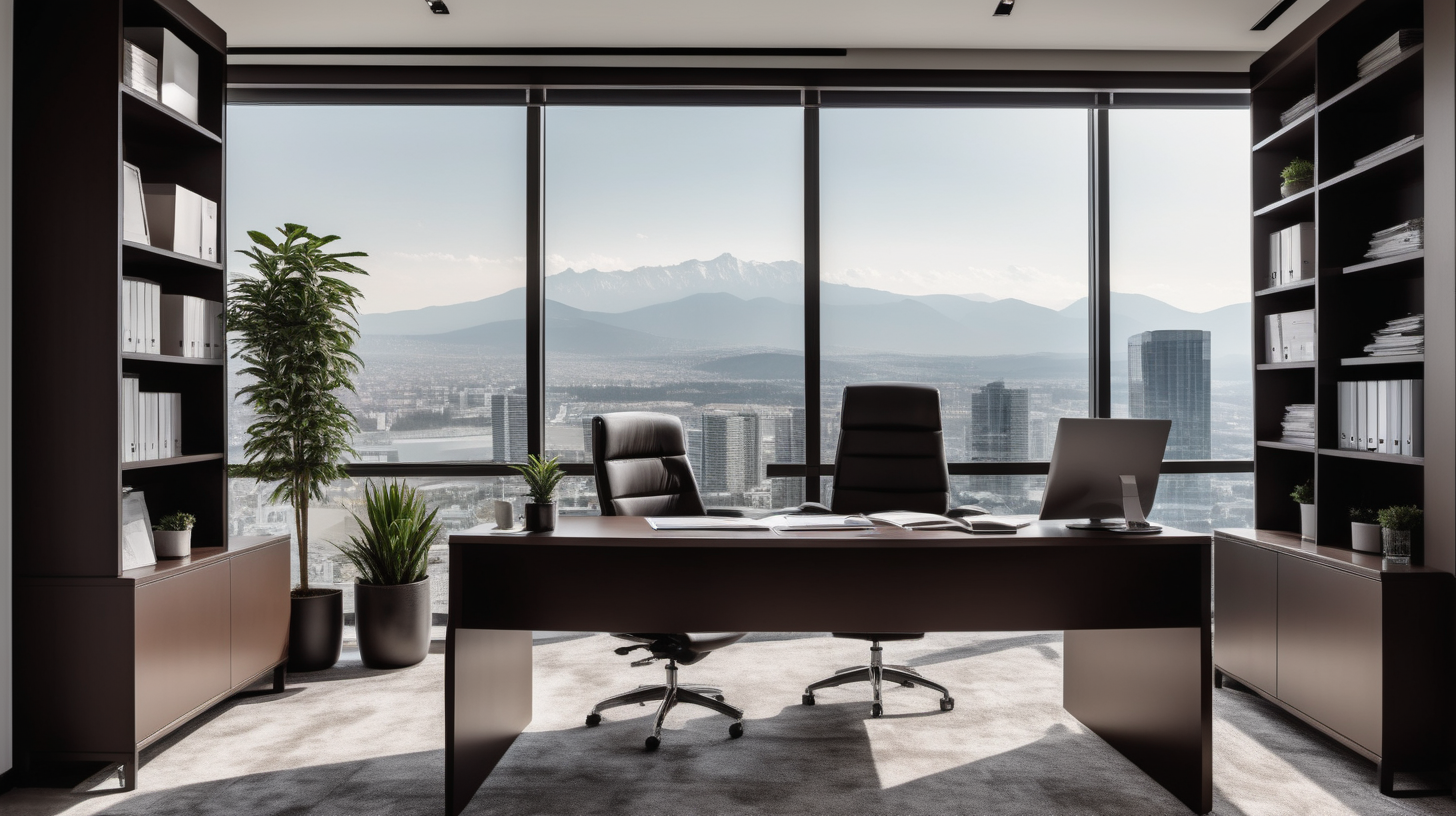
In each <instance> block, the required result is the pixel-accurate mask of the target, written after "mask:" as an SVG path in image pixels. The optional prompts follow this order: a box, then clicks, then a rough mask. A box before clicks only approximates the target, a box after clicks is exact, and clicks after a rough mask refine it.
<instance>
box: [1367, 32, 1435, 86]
mask: <svg viewBox="0 0 1456 816" xmlns="http://www.w3.org/2000/svg"><path fill="white" fill-rule="evenodd" d="M1423 39H1425V33H1424V31H1423V30H1422V29H1419V28H1402V29H1401V30H1399V31H1397V32H1395V33H1394V34H1391V35H1390V36H1389V37H1386V38H1385V39H1384V40H1383V41H1382V42H1381V43H1380V45H1377V46H1375V47H1374V48H1372V49H1370V50H1369V51H1368V52H1366V54H1365V56H1363V57H1361V58H1360V59H1359V60H1357V61H1356V63H1355V73H1356V75H1357V76H1359V77H1360V78H1361V79H1364V78H1365V77H1367V76H1370V75H1371V74H1373V73H1375V72H1376V71H1379V70H1380V69H1381V68H1384V67H1385V66H1387V65H1389V64H1390V63H1392V62H1395V61H1396V60H1397V59H1399V58H1400V55H1401V54H1404V53H1405V52H1407V51H1409V50H1411V49H1412V48H1415V47H1416V46H1417V45H1420V44H1421V41H1422V40H1423Z"/></svg>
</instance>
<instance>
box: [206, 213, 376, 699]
mask: <svg viewBox="0 0 1456 816" xmlns="http://www.w3.org/2000/svg"><path fill="white" fill-rule="evenodd" d="M279 232H280V233H282V235H283V239H282V240H281V241H276V242H275V241H274V240H273V239H271V238H269V237H268V236H267V235H266V234H264V233H262V232H254V231H250V232H249V233H248V237H249V238H251V239H252V240H253V246H252V247H251V248H250V249H246V250H239V252H241V253H242V254H243V255H245V256H247V257H248V258H249V259H251V260H252V263H251V264H250V265H249V266H250V267H251V269H252V270H253V273H252V274H244V275H239V276H237V277H236V278H234V279H233V280H232V282H231V283H230V285H229V292H228V305H227V314H226V320H227V330H228V331H229V332H231V333H234V334H235V335H236V341H237V351H236V352H234V353H233V357H234V358H236V359H238V360H240V361H241V362H242V364H243V367H242V369H241V371H240V372H239V373H241V374H242V375H243V376H244V377H245V378H247V381H248V384H247V385H245V386H243V387H242V388H241V389H239V391H238V396H239V397H241V398H243V399H246V400H247V401H248V403H249V404H250V405H251V406H252V409H253V411H254V413H255V414H256V416H255V418H254V420H253V423H252V424H251V425H249V426H248V440H247V442H246V443H245V444H244V446H243V453H244V456H245V457H246V461H245V463H243V464H241V465H236V466H234V467H232V468H231V469H230V472H231V473H232V475H234V476H239V477H245V478H252V479H257V480H259V481H269V482H276V483H277V485H276V486H275V487H274V489H273V493H272V497H271V500H272V501H274V502H281V501H286V502H288V503H289V504H290V505H292V507H293V524H294V533H295V535H296V536H297V539H296V540H297V546H298V579H299V580H298V586H297V587H295V588H294V590H293V592H292V610H291V611H292V617H291V618H290V620H289V624H288V667H289V669H291V670H293V671H318V670H320V669H326V668H328V667H330V666H332V665H334V663H336V662H338V659H339V650H340V648H341V647H342V645H343V631H344V607H343V591H342V590H339V589H314V588H312V587H310V586H309V580H308V571H309V563H308V508H309V502H310V501H311V500H322V499H323V497H324V489H325V488H326V487H327V486H328V484H329V483H330V482H332V481H334V480H335V479H339V478H341V477H343V476H344V475H345V474H344V469H343V466H342V464H341V462H342V459H343V457H344V456H345V454H349V453H352V452H353V449H352V448H351V447H350V445H349V442H350V438H351V435H352V433H353V431H354V429H355V424H354V416H353V414H351V413H350V412H349V409H348V408H346V407H345V406H344V402H343V400H341V399H340V398H339V394H340V392H341V391H345V390H349V391H352V390H353V388H354V381H353V377H354V375H355V374H357V373H358V371H359V367H360V364H361V363H360V360H359V356H358V355H357V354H355V353H354V342H355V340H357V339H358V336H359V329H358V326H357V325H356V323H355V320H356V318H355V315H356V312H357V308H356V306H355V301H356V300H357V299H358V297H359V294H360V293H359V290H358V289H356V288H354V287H353V286H352V285H350V284H349V283H347V282H345V280H344V279H343V277H342V276H344V275H362V274H366V273H365V272H364V271H363V270H362V269H359V268H358V267H356V266H354V265H353V264H352V263H349V262H348V261H346V260H345V259H346V258H355V257H363V256H364V253H362V252H343V253H330V252H328V251H326V249H325V248H326V247H327V246H328V245H329V244H331V243H333V242H334V241H336V240H338V236H335V235H328V236H324V237H322V238H320V237H318V236H316V235H314V234H313V233H311V232H309V231H308V227H305V226H302V225H299V224H284V225H283V227H282V228H281V229H280V230H279Z"/></svg>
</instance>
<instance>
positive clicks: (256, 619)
mask: <svg viewBox="0 0 1456 816" xmlns="http://www.w3.org/2000/svg"><path fill="white" fill-rule="evenodd" d="M232 565H233V574H232V587H233V591H232V620H233V669H232V684H233V685H234V686H236V685H238V684H240V683H244V682H247V681H248V680H250V679H252V678H253V677H256V676H257V675H258V673H259V672H262V671H263V670H264V669H266V668H268V667H269V666H272V665H274V664H276V663H277V662H278V661H280V660H282V659H283V658H284V656H285V654H286V653H287V651H288V581H289V575H288V542H287V541H280V542H278V543H276V544H271V545H268V546H265V547H259V548H257V549H256V550H253V551H252V552H246V553H242V554H241V555H238V556H235V557H234V558H233V559H232Z"/></svg>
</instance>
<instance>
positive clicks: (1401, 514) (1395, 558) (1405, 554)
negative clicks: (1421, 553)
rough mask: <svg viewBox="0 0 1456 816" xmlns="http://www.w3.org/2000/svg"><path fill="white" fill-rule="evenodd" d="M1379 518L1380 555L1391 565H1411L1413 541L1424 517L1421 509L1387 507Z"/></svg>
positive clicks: (1410, 505)
mask: <svg viewBox="0 0 1456 816" xmlns="http://www.w3.org/2000/svg"><path fill="white" fill-rule="evenodd" d="M1379 516H1380V544H1381V550H1380V551H1381V553H1382V554H1383V555H1384V556H1385V558H1386V559H1387V560H1388V561H1390V563H1392V564H1410V563H1412V562H1411V558H1412V557H1413V554H1414V539H1415V536H1416V534H1417V533H1418V532H1419V531H1420V529H1421V522H1422V521H1423V520H1424V516H1425V514H1424V513H1423V512H1422V511H1421V508H1419V507H1416V506H1415V505H1413V504H1407V505H1399V506H1396V507H1387V508H1385V509H1384V510H1381V511H1380V513H1379Z"/></svg>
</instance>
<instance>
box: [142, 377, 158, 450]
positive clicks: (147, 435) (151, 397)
mask: <svg viewBox="0 0 1456 816" xmlns="http://www.w3.org/2000/svg"><path fill="white" fill-rule="evenodd" d="M157 414H158V400H157V394H156V393H155V392H153V391H143V392H142V453H143V455H142V458H143V459H157V458H159V456H158V448H157Z"/></svg>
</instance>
